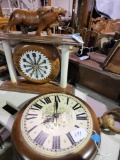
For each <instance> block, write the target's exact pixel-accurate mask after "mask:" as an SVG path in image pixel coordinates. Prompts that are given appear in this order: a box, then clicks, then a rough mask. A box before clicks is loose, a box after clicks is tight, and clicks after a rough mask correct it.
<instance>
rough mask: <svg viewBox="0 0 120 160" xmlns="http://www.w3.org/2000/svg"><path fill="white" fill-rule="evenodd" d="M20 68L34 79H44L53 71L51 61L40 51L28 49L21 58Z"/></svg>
mask: <svg viewBox="0 0 120 160" xmlns="http://www.w3.org/2000/svg"><path fill="white" fill-rule="evenodd" d="M20 68H21V70H22V71H23V73H24V74H25V75H26V76H28V77H29V78H31V79H33V80H44V79H45V78H47V77H48V76H49V75H50V73H51V69H52V68H51V63H50V62H49V60H48V58H47V57H46V56H45V55H43V54H42V53H41V52H38V51H32V50H31V51H26V52H25V53H24V54H23V55H22V56H21V58H20Z"/></svg>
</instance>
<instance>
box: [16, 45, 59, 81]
mask: <svg viewBox="0 0 120 160" xmlns="http://www.w3.org/2000/svg"><path fill="white" fill-rule="evenodd" d="M13 62H14V65H15V67H16V69H17V71H18V72H19V74H20V75H21V76H22V77H24V78H25V79H26V80H28V81H30V82H34V83H47V82H49V81H51V80H53V79H55V78H56V77H57V75H58V73H59V71H60V56H59V52H58V50H57V48H56V47H55V46H54V45H52V44H36V43H35V44H34V43H21V44H19V45H17V47H16V48H15V51H14V54H13Z"/></svg>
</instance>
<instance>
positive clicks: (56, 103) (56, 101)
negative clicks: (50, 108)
mask: <svg viewBox="0 0 120 160" xmlns="http://www.w3.org/2000/svg"><path fill="white" fill-rule="evenodd" d="M54 117H55V118H56V122H57V118H58V117H59V114H58V100H57V97H56V96H55V114H54Z"/></svg>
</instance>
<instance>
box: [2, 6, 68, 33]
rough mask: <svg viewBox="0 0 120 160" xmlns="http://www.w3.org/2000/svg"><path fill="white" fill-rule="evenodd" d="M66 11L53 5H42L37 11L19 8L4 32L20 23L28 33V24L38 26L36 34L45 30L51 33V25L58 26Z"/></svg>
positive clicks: (22, 29)
mask: <svg viewBox="0 0 120 160" xmlns="http://www.w3.org/2000/svg"><path fill="white" fill-rule="evenodd" d="M66 12H67V11H66V10H65V9H63V8H61V7H58V8H55V7H51V6H47V7H41V8H39V9H38V10H36V11H27V10H21V9H17V10H15V11H13V12H12V14H11V16H10V18H9V22H8V24H7V26H6V28H5V30H4V32H5V33H9V32H10V29H11V27H12V26H13V25H20V28H21V31H22V33H23V34H26V33H27V30H26V26H38V29H37V31H36V33H35V35H41V31H43V30H46V31H47V34H48V35H51V27H54V26H58V25H59V23H58V22H59V21H61V18H60V16H65V14H66Z"/></svg>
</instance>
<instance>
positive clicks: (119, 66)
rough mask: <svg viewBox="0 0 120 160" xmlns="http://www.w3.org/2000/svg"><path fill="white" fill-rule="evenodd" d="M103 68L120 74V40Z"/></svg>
mask: <svg viewBox="0 0 120 160" xmlns="http://www.w3.org/2000/svg"><path fill="white" fill-rule="evenodd" d="M102 68H103V69H104V70H106V71H110V72H113V73H117V74H120V40H118V41H117V42H116V44H115V45H114V47H113V48H112V49H111V51H110V53H109V55H108V57H107V58H106V60H105V61H104V63H103V65H102Z"/></svg>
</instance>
